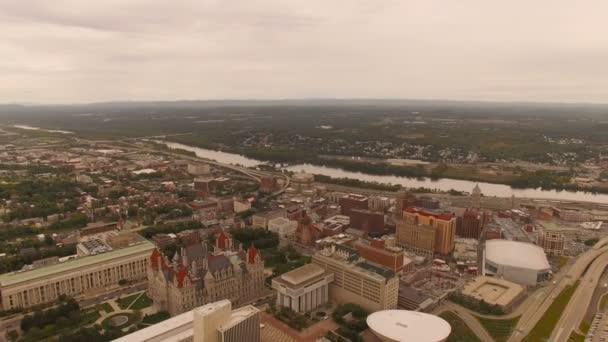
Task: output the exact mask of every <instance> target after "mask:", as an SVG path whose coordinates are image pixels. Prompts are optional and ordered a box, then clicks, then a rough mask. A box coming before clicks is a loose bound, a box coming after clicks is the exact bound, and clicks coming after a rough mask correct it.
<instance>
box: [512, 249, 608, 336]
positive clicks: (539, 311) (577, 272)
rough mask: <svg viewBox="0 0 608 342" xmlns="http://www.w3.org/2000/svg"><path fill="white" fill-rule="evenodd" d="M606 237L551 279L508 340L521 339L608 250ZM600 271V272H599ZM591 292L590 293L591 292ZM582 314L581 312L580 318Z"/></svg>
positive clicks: (524, 313) (523, 315) (523, 314)
mask: <svg viewBox="0 0 608 342" xmlns="http://www.w3.org/2000/svg"><path fill="white" fill-rule="evenodd" d="M606 244H608V237H605V238H603V239H601V240H600V241H598V242H597V243H596V244H595V245H594V247H593V248H591V249H590V250H588V251H586V252H584V253H583V254H581V255H580V256H579V257H578V258H577V259H576V261H575V262H574V264H573V265H568V266H566V267H567V269H566V270H565V272H559V273H558V274H556V275H555V277H554V278H553V280H552V284H551V285H549V286H547V288H546V295H544V296H541V297H539V298H538V299H537V300H536V303H535V304H536V305H531V306H529V307H528V308H527V309H526V310H525V311H524V312H523V313H522V316H521V318H520V320H519V322H518V323H517V326H516V327H515V331H514V333H513V335H511V337H510V338H509V340H508V341H509V342H519V341H522V340H523V339H524V338H525V337H526V336H528V334H529V333H530V331H532V329H533V328H534V326H535V325H536V323H538V321H540V320H541V318H542V317H543V315H544V314H545V312H546V311H547V310H548V309H549V307H550V306H551V304H553V301H554V300H555V298H557V296H558V295H559V294H560V293H561V292H562V291H563V290H564V289H565V288H566V287H567V286H571V285H573V284H574V283H575V282H576V281H577V280H578V279H579V278H580V277H581V276H582V275H583V273H584V272H585V270H586V269H587V267H588V266H589V265H590V264H591V263H592V262H593V261H594V260H595V259H596V258H598V257H600V256H601V255H604V254H605V253H606V252H608V246H606ZM600 273H601V272H600ZM591 294H592V293H591ZM583 316H584V312H583V314H581V319H582V317H583Z"/></svg>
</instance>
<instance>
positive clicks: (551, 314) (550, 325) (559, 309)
mask: <svg viewBox="0 0 608 342" xmlns="http://www.w3.org/2000/svg"><path fill="white" fill-rule="evenodd" d="M578 284H579V282H578V281H577V282H576V283H575V284H574V285H573V286H567V287H566V288H564V289H563V290H562V292H561V293H560V294H559V295H558V296H557V298H555V300H554V301H553V303H552V304H551V306H550V307H549V309H548V310H547V312H545V314H544V315H543V317H542V318H541V319H540V321H538V323H536V325H535V326H534V329H532V331H530V334H528V336H527V337H526V338H525V339H524V341H527V342H536V341H547V340H548V339H549V338H550V337H551V333H552V332H553V329H554V328H555V325H556V324H557V322H558V321H559V318H560V317H561V316H562V313H563V312H564V310H565V309H566V306H568V302H569V301H570V298H571V297H572V295H573V294H574V291H575V290H576V288H577V287H578Z"/></svg>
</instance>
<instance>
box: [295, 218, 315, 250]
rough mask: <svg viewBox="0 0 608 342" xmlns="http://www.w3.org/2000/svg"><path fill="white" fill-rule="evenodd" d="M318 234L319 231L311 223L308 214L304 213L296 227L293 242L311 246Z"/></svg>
mask: <svg viewBox="0 0 608 342" xmlns="http://www.w3.org/2000/svg"><path fill="white" fill-rule="evenodd" d="M320 236H321V233H320V231H319V230H318V229H317V227H316V226H315V225H314V224H313V223H312V219H311V218H310V216H308V215H307V214H306V213H304V216H303V217H302V218H301V219H300V221H299V222H298V226H297V227H296V233H295V242H296V243H298V244H300V245H302V246H308V247H313V246H314V245H315V242H316V241H317V239H318V238H319V237H320Z"/></svg>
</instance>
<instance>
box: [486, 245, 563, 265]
mask: <svg viewBox="0 0 608 342" xmlns="http://www.w3.org/2000/svg"><path fill="white" fill-rule="evenodd" d="M485 248H486V259H488V260H490V261H492V262H495V263H499V264H502V265H507V266H512V267H521V268H527V269H536V270H546V269H551V266H550V265H549V262H548V261H547V256H546V255H545V251H543V249H542V248H541V247H538V246H536V245H533V244H531V243H526V242H518V241H509V240H499V239H494V240H488V241H486V247H485Z"/></svg>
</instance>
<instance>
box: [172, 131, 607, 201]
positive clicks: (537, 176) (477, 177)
mask: <svg viewBox="0 0 608 342" xmlns="http://www.w3.org/2000/svg"><path fill="white" fill-rule="evenodd" d="M171 140H172V141H179V140H180V139H179V138H177V139H171ZM171 143H172V144H177V145H174V146H173V147H176V148H181V149H185V147H184V146H186V147H191V148H193V147H194V148H196V147H198V148H201V149H204V150H206V151H209V152H206V153H208V154H212V156H211V157H209V158H210V159H216V158H217V157H221V153H225V154H232V155H234V156H236V157H238V158H239V161H237V162H236V163H237V164H241V165H244V166H255V165H257V164H259V163H268V162H270V163H286V164H288V165H290V166H288V167H287V169H295V168H297V166H298V165H312V166H315V167H319V168H336V169H340V170H343V171H348V172H351V173H356V174H366V175H373V176H385V177H401V178H409V179H415V180H417V181H421V182H426V180H430V181H431V182H440V181H442V180H446V179H448V180H454V181H468V182H480V183H486V184H496V185H505V186H508V187H510V188H512V189H517V190H523V191H526V190H538V189H540V190H542V191H555V192H558V193H559V192H564V191H565V192H572V193H578V192H582V193H589V194H608V187H606V188H604V187H581V186H578V185H576V184H573V183H571V182H570V180H571V178H572V177H571V176H572V175H570V174H564V173H558V172H553V171H549V170H537V171H521V172H519V174H513V175H495V174H488V173H480V172H477V170H476V169H475V167H472V168H471V169H462V168H455V167H451V166H449V165H445V164H440V165H437V166H435V167H433V168H428V167H425V166H424V165H415V166H396V165H391V164H389V163H382V162H379V163H367V162H360V161H354V160H345V159H328V158H321V157H318V156H313V155H311V154H309V153H305V152H302V151H291V150H262V149H254V148H249V149H244V148H238V149H237V148H231V147H223V150H224V151H225V152H219V151H217V150H214V149H213V146H207V145H208V144H205V143H198V144H197V146H196V147H195V146H190V145H183V144H181V143H179V142H171ZM178 145H181V147H179V146H178ZM214 156H215V157H216V158H213V157H214ZM216 160H217V159H216ZM248 164H249V165H248ZM312 173H315V172H312ZM322 174H325V173H322ZM325 175H327V174H325ZM329 176H331V177H334V178H336V176H334V175H329ZM338 178H342V177H338ZM346 178H353V177H346ZM354 179H357V178H356V177H355V178H354ZM371 181H372V182H374V181H375V180H371ZM380 183H390V182H380ZM393 184H395V183H393ZM432 185H433V184H426V185H424V186H422V187H429V188H434V187H433V186H432ZM473 186H474V184H473V185H472V186H471V188H470V189H464V188H453V189H454V190H456V191H470V190H471V189H472V188H473ZM414 187H420V186H414ZM441 190H443V191H449V190H450V188H447V189H441Z"/></svg>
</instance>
